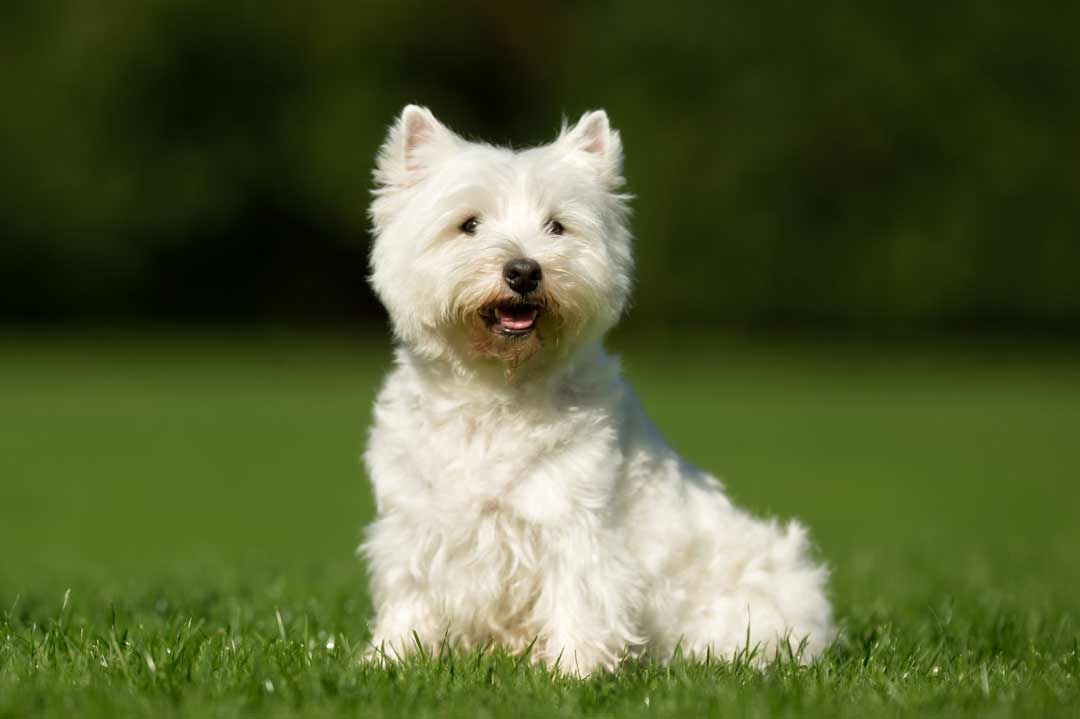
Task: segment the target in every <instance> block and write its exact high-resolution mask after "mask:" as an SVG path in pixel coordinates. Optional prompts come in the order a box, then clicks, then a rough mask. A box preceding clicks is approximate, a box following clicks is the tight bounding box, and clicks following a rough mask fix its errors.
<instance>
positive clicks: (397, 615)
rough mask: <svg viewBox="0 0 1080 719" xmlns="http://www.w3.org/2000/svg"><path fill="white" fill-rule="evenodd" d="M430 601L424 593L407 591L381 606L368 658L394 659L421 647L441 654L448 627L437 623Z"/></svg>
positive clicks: (397, 659) (407, 654)
mask: <svg viewBox="0 0 1080 719" xmlns="http://www.w3.org/2000/svg"><path fill="white" fill-rule="evenodd" d="M435 616H436V614H435V612H433V611H432V609H431V607H430V606H429V604H428V602H426V601H425V600H424V598H423V596H422V595H420V594H405V595H402V596H400V597H397V598H395V599H393V600H390V601H385V602H383V603H382V605H381V606H379V607H378V610H377V613H376V618H375V624H374V626H373V627H372V632H371V633H372V636H371V641H370V644H371V647H370V649H369V651H368V658H369V659H370V660H372V661H382V662H394V661H400V660H402V659H404V658H405V657H407V656H409V655H411V654H414V653H416V652H418V651H423V652H425V653H427V654H428V656H432V655H434V654H437V653H438V651H439V648H440V644H441V643H442V641H443V639H444V638H445V636H446V628H445V627H443V628H442V629H441V630H440V629H439V628H438V627H437V626H436V622H435V620H434V617H435Z"/></svg>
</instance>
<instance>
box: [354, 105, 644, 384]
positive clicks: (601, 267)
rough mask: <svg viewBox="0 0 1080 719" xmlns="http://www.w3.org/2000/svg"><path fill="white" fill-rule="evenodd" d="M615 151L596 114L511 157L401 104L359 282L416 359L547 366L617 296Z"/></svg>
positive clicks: (598, 320)
mask: <svg viewBox="0 0 1080 719" xmlns="http://www.w3.org/2000/svg"><path fill="white" fill-rule="evenodd" d="M621 165H622V149H621V145H620V142H619V135H618V133H617V132H615V131H613V130H612V129H611V128H610V127H609V125H608V119H607V115H606V114H604V112H603V111H599V112H591V113H586V114H585V115H584V116H583V117H582V118H581V120H580V121H579V122H578V123H577V124H576V125H574V126H573V127H570V128H565V129H564V130H563V131H562V133H561V134H560V135H559V137H558V138H557V139H556V140H555V141H554V142H553V143H551V144H549V145H544V146H542V147H537V148H533V149H529V150H525V151H522V152H513V151H510V150H506V149H501V148H495V147H492V146H490V145H483V144H476V143H471V142H466V141H465V140H463V139H461V138H460V137H458V136H457V135H455V134H453V133H452V132H451V131H450V130H448V129H447V128H446V127H444V126H443V125H442V124H440V123H439V121H438V120H436V119H435V117H434V116H433V115H432V114H431V113H430V112H429V111H428V110H426V109H424V108H420V107H416V106H412V105H410V106H409V107H406V108H405V110H404V111H403V112H402V114H401V117H400V118H399V119H398V121H397V123H396V124H395V125H394V126H393V127H392V128H391V130H390V133H389V136H388V137H387V140H386V143H385V144H384V145H383V147H382V150H381V151H380V153H379V157H378V163H377V167H376V170H375V179H376V190H375V200H374V202H373V203H372V207H371V216H372V220H373V222H374V226H375V235H376V236H375V245H374V248H373V250H372V253H371V283H372V286H373V287H374V289H375V291H376V293H377V294H378V295H379V298H380V299H381V300H382V302H383V304H384V305H385V306H386V308H387V310H388V311H389V313H390V317H391V319H392V321H393V324H394V331H395V333H396V335H397V336H398V338H399V340H400V341H401V342H403V343H405V344H407V345H408V346H409V347H411V348H413V349H414V350H415V351H417V352H419V353H421V354H423V355H424V356H427V357H431V358H436V357H445V358H448V359H450V360H452V361H454V362H456V363H458V364H461V365H465V366H483V365H491V366H498V367H500V368H502V369H504V370H506V372H507V376H512V375H514V374H515V373H517V370H519V369H520V368H524V367H526V366H529V367H535V368H537V369H539V368H542V367H550V366H552V365H554V364H555V363H557V362H558V361H559V360H560V359H562V358H565V357H567V356H569V355H570V354H571V353H572V351H573V349H574V348H575V347H578V346H580V345H581V344H582V343H584V342H588V341H590V340H595V339H596V338H598V337H599V336H601V335H602V334H603V333H604V332H606V331H607V330H608V329H610V328H611V327H612V326H613V325H614V324H615V322H616V321H617V320H618V318H619V315H620V314H621V313H622V310H623V308H624V307H625V305H626V301H627V298H628V295H629V292H630V279H631V270H632V260H631V253H630V233H629V230H628V229H627V216H628V210H627V204H626V202H627V197H626V196H625V195H621V194H619V188H620V187H621V186H622V184H623V180H622V177H621Z"/></svg>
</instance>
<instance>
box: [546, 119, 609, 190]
mask: <svg viewBox="0 0 1080 719" xmlns="http://www.w3.org/2000/svg"><path fill="white" fill-rule="evenodd" d="M557 142H558V143H560V144H562V145H564V146H566V147H568V148H570V149H571V150H573V151H575V152H580V153H583V154H584V156H585V157H586V159H587V160H588V161H589V162H590V163H592V164H593V165H594V166H595V167H596V169H597V170H598V172H599V173H600V176H601V179H603V180H605V181H607V182H608V183H609V184H611V185H619V184H622V162H623V152H622V141H621V140H620V139H619V131H618V130H613V129H612V128H611V123H610V122H608V116H607V113H606V112H604V111H603V110H592V111H590V112H586V113H585V114H584V115H582V116H581V119H580V120H578V121H577V123H576V124H575V125H573V126H572V127H568V128H566V127H564V128H563V131H562V133H561V134H560V135H559V139H558V140H557Z"/></svg>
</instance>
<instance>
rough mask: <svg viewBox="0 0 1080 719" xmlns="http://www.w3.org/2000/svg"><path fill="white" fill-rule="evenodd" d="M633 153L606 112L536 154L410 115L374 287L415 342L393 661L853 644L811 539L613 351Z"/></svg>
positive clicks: (393, 175)
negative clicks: (839, 632)
mask: <svg viewBox="0 0 1080 719" xmlns="http://www.w3.org/2000/svg"><path fill="white" fill-rule="evenodd" d="M621 165H622V148H621V144H620V141H619V134H618V132H616V131H614V130H612V129H611V128H610V127H609V125H608V118H607V115H606V114H605V113H604V112H603V111H599V112H590V113H587V114H585V115H584V116H583V117H582V118H581V120H580V121H579V122H578V123H577V124H576V125H574V126H573V127H571V128H564V129H563V131H562V133H561V134H560V135H559V137H558V139H556V140H555V141H554V142H553V143H551V144H550V145H545V146H542V147H538V148H534V149H528V150H524V151H521V152H514V151H511V150H507V149H501V148H496V147H492V146H490V145H484V144H476V143H472V142H466V141H465V140H463V139H461V138H460V137H458V136H457V135H455V134H454V133H452V132H451V131H450V130H448V129H447V128H446V127H445V126H443V125H442V124H440V123H439V121H438V120H436V119H435V117H434V116H433V115H432V114H431V113H430V112H429V111H428V110H426V109H424V108H421V107H416V106H409V107H406V108H405V110H404V111H403V112H402V114H401V117H400V118H399V120H398V121H397V123H396V124H395V125H394V126H393V128H392V129H391V130H390V133H389V137H388V138H387V140H386V143H385V145H384V146H383V147H382V150H381V151H380V153H379V157H378V163H377V169H376V171H375V179H376V182H377V189H376V190H375V200H374V202H373V204H372V207H371V216H372V218H373V222H374V227H375V233H376V237H375V244H374V248H373V250H372V254H371V270H372V272H371V283H372V285H373V286H374V288H375V291H376V292H377V293H378V295H379V297H380V299H381V300H382V302H383V304H384V305H386V308H387V310H388V311H389V313H390V317H391V319H392V321H393V327H394V334H395V336H396V338H397V342H398V348H397V354H396V366H395V368H394V370H393V371H392V372H391V374H390V376H389V377H388V378H387V380H386V384H385V386H384V387H383V388H382V390H381V392H380V393H379V396H378V399H377V401H376V404H375V423H374V427H373V428H372V430H371V435H370V439H369V445H368V449H367V453H366V455H365V459H366V463H367V468H368V473H369V476H370V477H371V481H372V484H373V485H374V491H375V498H376V503H377V508H378V516H377V518H376V520H375V522H374V523H373V524H372V525H371V526H370V527H369V529H368V533H367V538H366V541H365V542H364V544H363V546H362V547H361V551H362V553H363V554H364V556H365V557H366V558H367V561H368V565H369V567H370V572H371V587H372V595H373V599H374V603H375V609H376V618H375V621H374V627H373V633H374V636H373V639H372V643H373V646H375V647H376V648H377V650H376V652H375V654H377V655H378V656H386V657H389V658H391V659H392V658H394V657H400V656H403V655H404V654H406V653H408V652H410V651H414V650H415V649H417V648H418V645H420V646H423V647H424V648H425V650H427V651H433V652H437V651H439V649H440V647H441V645H442V643H443V642H444V641H449V642H451V644H452V645H453V646H454V647H457V648H465V649H468V648H476V647H482V646H486V645H488V644H494V645H500V646H502V647H505V648H506V649H508V650H509V651H511V652H524V651H525V650H527V649H531V653H530V657H531V658H532V659H533V660H538V661H541V662H543V663H545V664H547V665H548V666H558V667H559V668H561V669H562V670H564V671H570V672H573V673H576V674H580V675H585V674H588V673H590V672H592V671H594V670H596V669H599V668H605V669H609V668H612V667H614V666H615V665H616V664H617V663H618V662H619V661H620V659H621V658H622V657H624V656H627V655H641V654H647V655H650V656H653V657H656V658H658V659H660V660H665V659H668V658H670V657H671V656H672V654H673V653H674V652H675V651H676V648H677V647H681V650H682V652H683V653H684V654H685V655H692V656H697V657H702V658H703V657H705V655H706V652H710V653H711V654H712V656H717V657H728V658H730V657H732V656H734V655H736V654H737V653H739V652H742V651H744V650H746V649H748V648H749V649H751V650H752V649H755V648H756V649H757V654H756V655H754V656H756V657H758V658H759V659H760V660H766V659H771V658H772V656H774V655H775V653H776V652H778V651H780V652H782V653H784V654H786V653H787V652H788V650H789V648H790V649H791V650H792V651H793V653H794V654H796V655H798V656H800V657H801V659H802V660H803V661H805V660H807V659H809V658H811V657H813V656H815V655H817V654H818V653H819V652H820V651H821V650H822V649H823V648H824V647H826V646H827V644H828V643H829V642H830V641H831V639H832V636H833V628H832V619H831V612H830V608H829V603H828V601H827V599H826V596H825V589H824V587H825V580H826V572H825V570H824V569H823V568H822V567H821V566H819V565H817V564H815V563H814V562H813V561H811V559H810V558H809V557H808V548H807V538H806V532H805V531H804V530H803V529H802V527H800V526H799V525H798V524H795V523H789V524H787V525H784V526H781V525H778V524H777V523H776V522H765V521H760V520H757V519H754V518H752V517H750V516H748V515H747V514H745V513H743V512H742V511H740V510H738V509H736V508H735V507H733V506H732V505H731V503H730V502H729V501H728V499H727V498H726V497H725V496H724V494H723V491H722V489H721V486H720V484H719V482H717V481H716V480H715V479H714V478H712V477H711V476H709V475H708V474H706V473H704V472H702V471H700V470H698V469H695V468H694V467H692V466H690V465H689V464H687V463H686V462H684V461H683V460H681V459H680V458H679V457H678V456H677V455H676V454H675V452H674V451H673V450H672V449H671V448H670V447H669V446H668V445H667V443H665V441H664V439H663V438H662V437H661V435H660V433H659V432H658V431H657V429H656V428H655V427H654V426H653V425H652V424H651V423H650V422H649V420H648V418H647V417H646V416H645V414H644V413H643V411H642V409H641V406H640V405H639V403H638V400H637V399H636V398H635V396H634V394H633V392H632V390H631V389H630V387H629V386H627V384H626V383H625V382H624V381H623V380H622V378H621V377H620V370H619V363H618V360H617V359H615V358H613V357H612V356H611V355H609V354H607V353H606V352H605V350H604V349H603V347H602V345H601V340H602V338H603V336H604V334H605V332H607V331H608V330H609V329H610V328H611V327H612V326H613V325H614V324H615V322H616V321H617V320H618V319H619V316H620V314H621V313H622V311H623V308H624V307H625V305H626V302H627V297H628V295H629V294H630V285H631V270H632V264H633V263H632V259H631V251H630V244H631V236H630V231H629V229H628V227H627V219H628V214H629V212H628V208H627V201H628V196H627V195H624V194H621V193H620V188H621V187H622V185H623V179H622V177H621ZM800 649H801V652H800Z"/></svg>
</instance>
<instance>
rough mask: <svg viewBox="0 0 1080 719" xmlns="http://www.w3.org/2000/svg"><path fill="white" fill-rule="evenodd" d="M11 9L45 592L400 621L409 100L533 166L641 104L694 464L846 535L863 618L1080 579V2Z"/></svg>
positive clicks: (661, 312)
mask: <svg viewBox="0 0 1080 719" xmlns="http://www.w3.org/2000/svg"><path fill="white" fill-rule="evenodd" d="M0 13H2V18H0V86H2V87H3V92H4V102H3V108H4V109H3V112H0V158H2V164H0V181H2V182H3V188H2V190H3V191H2V192H0V232H2V233H3V234H2V241H0V321H2V323H3V324H2V327H0V329H2V332H0V478H2V479H0V507H3V509H2V510H0V511H2V515H0V519H2V521H0V548H2V551H3V555H4V556H3V562H2V563H0V580H2V579H3V578H4V577H6V578H7V581H6V582H5V583H4V584H3V585H2V586H0V589H4V590H5V593H6V594H7V595H8V596H9V598H10V595H13V594H21V593H26V592H28V591H29V592H34V591H38V590H40V591H44V590H43V588H44V587H45V586H46V585H47V584H49V583H50V582H55V583H57V585H58V586H59V585H61V584H65V585H70V584H72V583H74V582H77V581H85V582H87V583H88V584H87V586H100V585H99V584H98V582H105V583H108V582H112V581H116V580H117V579H118V578H119V577H124V576H128V577H132V578H138V577H144V578H146V580H147V581H150V578H156V580H160V579H161V578H162V577H167V576H169V577H174V578H175V577H177V576H185V575H186V573H187V572H189V571H190V572H195V573H205V574H206V576H208V577H213V578H215V579H213V580H212V581H210V584H214V583H215V582H219V581H222V580H221V577H223V576H226V575H227V574H228V573H229V572H237V573H238V574H237V577H239V579H238V581H240V582H241V583H243V582H253V581H255V580H253V579H252V577H253V576H256V575H254V574H250V573H251V572H256V574H257V573H258V572H259V571H263V570H265V572H267V573H268V576H269V575H275V576H276V575H288V574H289V573H290V572H292V571H293V570H294V569H295V570H296V571H307V570H308V569H310V568H311V567H313V566H314V567H316V568H319V569H318V571H319V572H324V573H325V572H326V571H327V569H326V568H327V567H328V566H340V567H341V568H342V569H341V571H340V576H342V577H345V578H347V581H348V583H349V586H350V587H356V588H357V591H358V592H359V591H361V590H360V589H359V587H360V586H361V585H362V582H361V574H362V569H361V567H360V566H359V565H358V564H357V563H356V561H355V560H354V559H353V557H352V555H351V552H352V550H353V548H354V547H355V546H356V544H357V543H358V541H359V539H360V527H361V526H362V524H363V522H364V521H365V519H366V518H367V517H368V516H369V515H370V511H371V507H370V497H369V494H368V490H367V487H366V484H365V483H364V482H363V478H362V473H361V470H360V465H359V455H360V453H361V451H362V447H363V442H364V432H365V427H366V424H367V422H368V418H369V415H368V412H369V407H370V403H371V400H372V398H373V396H374V392H375V389H376V387H377V383H378V381H379V377H380V376H381V375H382V374H383V372H384V371H385V369H386V367H387V366H388V362H389V338H388V336H387V332H386V330H385V316H384V313H383V311H382V309H381V308H380V307H379V306H378V303H377V302H376V301H375V299H374V298H373V297H372V295H371V293H370V291H369V289H368V288H367V285H366V282H365V274H366V257H367V249H368V244H369V241H370V238H369V234H368V233H369V229H368V222H367V219H366V215H365V213H366V208H367V203H368V192H369V190H370V171H371V166H372V160H373V156H374V154H375V151H376V149H377V147H378V145H379V144H380V142H381V140H382V138H383V135H384V132H385V129H386V126H387V125H388V124H389V123H390V122H391V121H392V120H393V119H394V117H395V115H396V114H397V113H398V112H399V110H400V108H401V107H402V106H403V105H404V104H405V103H407V102H421V103H424V104H427V105H429V106H430V107H432V108H433V109H434V110H435V112H436V113H437V114H438V115H439V116H440V117H441V118H442V119H443V120H444V121H445V122H447V123H448V124H449V125H450V126H451V127H453V128H455V129H457V130H459V131H461V132H462V133H464V134H465V135H467V136H470V137H478V138H484V139H490V140H493V141H497V142H506V143H513V144H514V145H516V146H521V145H523V144H527V143H538V142H543V141H546V140H548V139H550V138H551V137H552V136H553V135H554V133H555V132H556V131H557V128H558V125H559V122H560V120H561V118H562V116H564V115H565V116H568V117H571V118H573V117H576V116H577V115H578V114H579V113H581V112H582V111H584V110H585V109H588V108H594V107H604V108H606V109H607V110H608V111H609V113H610V115H611V117H612V118H613V121H614V123H615V125H616V126H617V127H618V128H619V129H620V130H621V131H622V133H623V137H624V140H625V145H626V150H627V160H626V175H627V178H628V181H629V188H630V190H631V191H632V192H634V193H635V194H636V195H637V199H636V201H635V203H634V206H635V228H636V234H637V236H638V243H637V253H638V258H639V263H638V284H637V289H636V294H635V300H634V306H633V308H632V310H631V312H630V314H629V316H628V317H627V320H626V322H625V323H624V325H623V326H622V327H621V328H620V329H619V331H618V333H617V334H616V336H615V338H614V344H615V346H616V348H617V349H620V350H623V351H625V354H626V359H627V367H628V369H629V373H630V376H631V378H632V379H633V380H634V381H635V382H636V384H637V386H638V389H639V391H640V392H641V393H642V395H643V396H644V397H645V399H646V403H647V405H648V407H649V409H650V411H651V412H653V414H654V415H655V416H656V419H657V421H658V423H659V424H660V426H661V427H663V428H664V431H665V432H667V434H668V435H669V437H670V438H671V440H672V442H673V443H674V444H675V445H676V446H677V447H678V448H679V449H681V450H683V451H684V452H685V454H686V455H687V456H688V458H690V459H691V460H693V461H695V462H697V463H699V464H702V465H704V466H706V467H707V468H709V469H710V470H712V471H714V472H717V473H719V474H722V475H725V476H728V477H729V478H730V483H729V484H730V487H731V491H732V492H733V494H734V495H735V496H736V498H737V499H738V500H739V501H741V502H744V503H745V504H746V505H747V506H749V507H751V508H752V509H754V510H755V511H758V512H772V513H777V514H780V515H783V516H791V515H798V516H802V517H803V518H804V519H805V520H806V521H807V522H808V523H809V524H810V526H811V527H812V529H813V531H814V536H815V537H817V538H818V539H819V541H820V542H821V544H822V548H823V550H824V552H823V553H824V555H825V556H826V557H828V558H830V560H831V561H833V562H834V564H835V566H836V576H837V582H838V586H839V588H840V591H839V595H840V596H843V597H847V598H848V600H849V601H852V602H856V603H860V602H861V603H864V602H865V601H869V598H868V597H866V596H864V595H860V594H859V592H864V593H865V592H866V591H868V590H867V588H866V585H867V583H869V584H871V585H875V584H881V583H883V582H884V583H885V584H886V585H888V582H889V579H888V573H887V572H882V571H881V570H880V567H890V566H891V567H894V568H898V569H897V571H896V574H895V577H896V580H895V581H896V583H897V585H896V586H900V585H903V586H907V587H908V589H907V590H905V591H907V592H908V595H907V596H922V595H919V594H918V592H915V594H912V591H913V590H912V589H911V587H910V585H911V583H912V581H911V578H912V577H913V576H918V575H919V574H920V572H921V571H923V569H922V568H923V567H924V564H925V571H927V572H929V573H930V575H931V576H938V578H939V579H941V580H942V581H943V582H944V585H945V586H948V587H951V591H959V590H960V588H961V587H962V586H963V583H962V581H960V579H958V578H963V577H967V576H969V575H971V576H976V575H978V577H981V578H980V579H979V580H978V581H979V582H981V584H980V585H979V586H983V587H985V586H1001V585H1000V582H1005V581H1007V578H1008V577H1010V576H1013V575H1015V576H1013V578H1014V579H1016V578H1017V577H1019V578H1020V579H1022V580H1023V582H1028V583H1029V584H1032V586H1035V585H1038V586H1039V587H1041V589H1039V590H1038V591H1036V590H1035V589H1032V590H1031V591H1030V592H1029V593H1028V594H1027V595H1025V596H1036V595H1038V596H1044V595H1045V596H1051V595H1054V596H1056V594H1055V592H1058V593H1062V592H1061V589H1062V587H1065V586H1069V584H1068V582H1072V580H1074V579H1076V573H1075V572H1076V570H1075V567H1074V566H1072V563H1070V562H1068V561H1066V554H1067V552H1066V549H1065V548H1066V547H1074V546H1076V543H1077V541H1078V540H1080V537H1078V535H1077V530H1076V527H1075V526H1074V525H1075V522H1073V521H1072V517H1071V508H1072V507H1075V506H1076V503H1077V501H1080V496H1078V495H1077V492H1078V490H1077V485H1078V484H1080V483H1078V481H1077V480H1078V479H1080V457H1078V454H1080V453H1078V452H1077V449H1076V448H1077V447H1078V446H1080V435H1078V434H1077V433H1078V431H1080V429H1078V428H1080V375H1078V374H1077V371H1076V369H1075V368H1076V367H1077V366H1078V364H1080V363H1077V362H1076V360H1077V358H1078V351H1077V345H1076V342H1075V340H1076V339H1077V338H1078V337H1080V333H1078V332H1077V330H1078V328H1080V281H1078V280H1080V269H1078V268H1080V241H1078V239H1077V235H1078V233H1077V230H1078V229H1080V201H1078V200H1080V196H1078V193H1080V131H1078V128H1080V49H1078V48H1080V46H1078V45H1077V44H1076V42H1075V28H1077V27H1080V5H1076V4H1064V3H1058V4H1053V3H1048V4H1028V5H1025V6H1020V5H1015V4H1014V5H1013V6H1006V5H1005V4H986V3H975V2H958V3H949V4H944V5H943V4H939V3H933V4H932V3H919V2H914V3H912V2H907V3H885V4H882V3H875V4H865V3H855V2H851V1H840V0H837V1H836V2H824V3H814V4H812V5H798V4H788V3H772V2H766V3H754V4H749V3H746V4H737V5H731V4H707V3H700V4H680V3H655V2H645V1H641V0H632V1H630V2H621V3H592V4H582V3H565V2H556V3H545V4H542V5H541V4H521V3H501V2H500V3H497V2H470V3H465V4H445V5H441V6H437V5H429V4H424V5H421V4H418V3H371V2H357V3H350V4H347V5H342V4H340V3H324V2H316V3H308V4H304V5H296V4H288V3H274V2H271V3H258V4H256V3H218V2H207V1H205V0H185V1H183V2H179V1H173V0H158V1H155V2H134V1H130V0H108V1H107V2H104V3H96V4H95V3H85V2H66V1H64V0H44V1H42V2H36V3H9V4H7V5H5V7H4V9H3V10H2V11H0ZM283 328H288V329H283ZM763 329H767V330H768V332H762V330H763ZM789 330H794V331H793V332H789ZM958 331H962V333H963V335H964V337H965V338H966V339H965V340H964V341H962V342H954V341H952V340H948V339H946V338H947V337H949V336H950V335H952V334H956V333H957V332H958ZM883 337H889V338H891V339H888V340H887V341H884V343H882V338H883ZM335 562H340V565H337V564H334V563H335ZM875 567H878V568H875ZM259 568H262V569H259ZM305 568H307V569H305ZM979 572H982V574H979ZM96 573H97V574H100V576H98V577H97V578H96V579H95V576H96ZM868 573H869V574H868ZM260 576H261V575H260ZM245 578H246V579H245ZM1020 579H1017V581H1020ZM156 580H155V581H156ZM952 580H955V582H958V583H953V584H950V583H949V582H950V581H952ZM255 583H256V584H258V582H257V581H255ZM196 585H197V583H196ZM1072 586H1075V582H1073V584H1072ZM35 587H36V588H37V589H36V590H35ZM901 594H903V592H901ZM358 596H361V597H362V595H358ZM1061 602H1062V603H1063V604H1064V605H1068V606H1075V599H1074V598H1071V596H1070V597H1062V599H1061Z"/></svg>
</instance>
